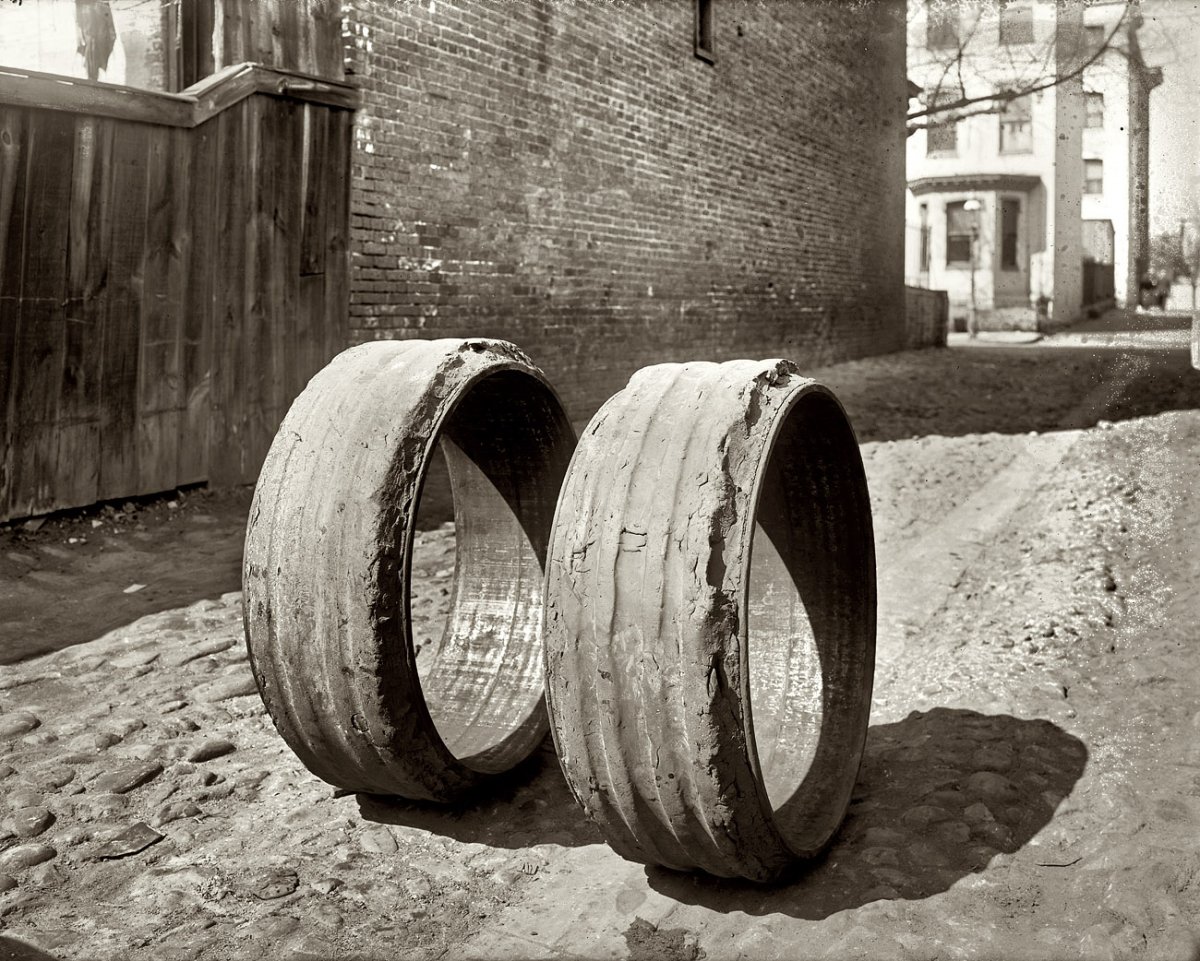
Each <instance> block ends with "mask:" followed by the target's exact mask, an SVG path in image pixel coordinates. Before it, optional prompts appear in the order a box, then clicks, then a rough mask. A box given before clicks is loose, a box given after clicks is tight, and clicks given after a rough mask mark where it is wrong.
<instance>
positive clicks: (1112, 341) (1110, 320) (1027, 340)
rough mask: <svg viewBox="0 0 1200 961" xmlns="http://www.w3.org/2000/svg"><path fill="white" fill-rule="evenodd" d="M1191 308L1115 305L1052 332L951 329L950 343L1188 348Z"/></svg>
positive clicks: (1005, 345)
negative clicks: (1144, 308) (974, 334)
mask: <svg viewBox="0 0 1200 961" xmlns="http://www.w3.org/2000/svg"><path fill="white" fill-rule="evenodd" d="M1191 329H1192V313H1191V311H1174V310H1168V311H1161V310H1147V311H1133V310H1126V309H1124V308H1117V307H1114V308H1113V309H1111V310H1107V311H1105V312H1104V313H1103V314H1102V315H1101V316H1100V317H1096V318H1087V319H1084V320H1081V321H1079V322H1078V323H1075V324H1072V325H1071V326H1070V327H1067V328H1065V329H1063V330H1060V331H1055V332H1053V333H1039V332H1037V331H1029V330H990V331H981V332H980V333H979V335H978V336H977V337H975V338H971V337H970V336H969V335H968V334H964V333H951V334H949V335H948V336H947V338H946V343H947V346H950V347H1020V346H1027V345H1030V344H1038V345H1040V346H1043V347H1086V348H1100V349H1125V350H1129V349H1133V350H1188V349H1189V348H1190V346H1191Z"/></svg>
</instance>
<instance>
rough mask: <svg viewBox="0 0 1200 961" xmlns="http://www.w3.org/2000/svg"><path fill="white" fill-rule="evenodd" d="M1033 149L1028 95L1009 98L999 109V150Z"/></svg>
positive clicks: (1031, 113) (1031, 118)
mask: <svg viewBox="0 0 1200 961" xmlns="http://www.w3.org/2000/svg"><path fill="white" fill-rule="evenodd" d="M1032 151H1033V110H1032V107H1031V105H1030V102H1029V98H1028V97H1018V98H1017V99H1016V100H1010V101H1009V102H1008V103H1006V104H1005V105H1004V107H1003V109H1001V111H1000V152H1001V153H1030V152H1032Z"/></svg>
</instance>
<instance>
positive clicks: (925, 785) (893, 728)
mask: <svg viewBox="0 0 1200 961" xmlns="http://www.w3.org/2000/svg"><path fill="white" fill-rule="evenodd" d="M1087 757H1088V752H1087V748H1086V747H1084V745H1083V742H1082V741H1080V740H1079V739H1078V738H1076V737H1074V736H1073V735H1071V734H1068V733H1067V732H1066V731H1064V730H1062V728H1060V727H1058V726H1057V725H1055V724H1053V723H1051V722H1050V721H1046V720H1041V719H1037V720H1022V719H1019V718H1015V717H1011V716H1009V715H1004V714H1000V715H985V714H979V713H977V712H975V711H967V710H958V709H950V708H935V709H934V710H931V711H927V712H914V713H913V714H910V715H909V716H908V717H907V718H905V719H904V720H903V721H899V722H896V723H894V724H880V725H874V726H872V727H871V729H870V731H869V733H868V735H867V746H866V752H865V754H864V757H863V764H862V768H861V770H860V772H859V777H858V783H857V785H856V787H855V792H854V797H853V800H852V801H851V805H850V811H849V813H848V814H847V816H846V820H845V822H844V823H843V825H842V828H841V830H840V832H839V833H838V835H837V837H836V838H835V839H834V842H833V844H832V845H831V847H830V848H829V849H828V850H827V851H826V853H825V855H824V857H822V858H821V859H819V860H817V861H815V862H812V863H810V864H809V865H807V866H806V867H805V868H803V869H802V873H801V874H800V875H799V876H798V877H797V878H796V880H795V881H793V882H792V883H789V884H785V885H784V886H778V887H773V888H763V887H761V886H759V885H754V884H751V883H749V882H741V881H729V880H722V879H714V878H709V877H705V876H701V875H687V874H680V873H678V872H674V871H668V870H666V869H662V868H647V869H646V877H647V881H648V883H649V884H650V886H651V887H652V888H654V889H655V890H656V891H658V892H660V893H661V894H664V895H666V896H667V897H671V898H674V899H675V900H677V901H681V902H683V903H686V904H696V905H701V906H703V907H706V908H709V909H711V910H714V911H721V912H729V911H742V912H745V913H746V914H751V915H767V914H783V915H788V916H790V917H795V918H804V919H807V920H820V919H822V918H826V917H828V916H829V915H831V914H834V913H836V912H838V911H844V910H846V909H848V908H855V907H858V906H860V905H862V904H866V903H868V902H870V901H876V900H880V899H888V900H909V901H912V900H919V899H922V898H927V897H930V896H931V895H934V894H938V893H940V892H942V891H945V890H947V889H948V888H949V887H950V886H951V885H952V884H954V883H955V882H956V881H958V880H960V879H962V878H964V877H967V876H969V875H971V874H974V873H977V872H980V871H982V870H983V869H984V868H985V867H986V866H987V864H988V862H989V861H990V860H991V859H992V858H993V857H995V856H996V855H997V854H1001V853H1003V854H1011V853H1013V852H1014V851H1017V850H1019V849H1020V848H1021V847H1022V846H1023V845H1025V844H1026V843H1027V842H1028V841H1029V839H1030V838H1032V837H1033V836H1034V835H1035V834H1037V832H1038V831H1040V830H1041V829H1042V828H1044V827H1045V826H1046V825H1047V824H1049V823H1050V821H1051V819H1052V818H1053V816H1054V812H1055V810H1056V809H1057V808H1058V806H1059V804H1060V803H1061V802H1062V800H1063V799H1064V798H1065V797H1066V796H1067V795H1069V794H1070V793H1071V790H1072V789H1073V788H1074V786H1075V783H1076V782H1077V781H1078V780H1079V778H1080V776H1081V775H1082V774H1083V771H1084V768H1085V766H1086V764H1087Z"/></svg>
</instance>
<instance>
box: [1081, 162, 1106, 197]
mask: <svg viewBox="0 0 1200 961" xmlns="http://www.w3.org/2000/svg"><path fill="white" fill-rule="evenodd" d="M1083 192H1084V193H1085V194H1102V193H1104V161H1103V160H1085V161H1084V162H1083Z"/></svg>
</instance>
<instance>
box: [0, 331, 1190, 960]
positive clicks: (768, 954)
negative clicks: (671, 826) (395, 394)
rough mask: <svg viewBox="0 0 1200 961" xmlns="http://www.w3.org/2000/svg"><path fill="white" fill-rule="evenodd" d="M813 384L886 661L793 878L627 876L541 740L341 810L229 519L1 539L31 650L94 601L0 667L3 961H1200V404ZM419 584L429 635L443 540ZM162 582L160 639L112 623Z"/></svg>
mask: <svg viewBox="0 0 1200 961" xmlns="http://www.w3.org/2000/svg"><path fill="white" fill-rule="evenodd" d="M814 373H816V374H817V375H818V376H820V377H821V378H822V379H823V380H825V381H826V382H827V383H829V384H830V385H831V386H833V387H834V389H835V390H836V391H837V392H838V394H839V396H840V397H841V398H842V399H843V401H844V402H845V404H846V406H847V408H848V410H849V413H850V415H851V418H852V420H853V422H854V424H855V426H856V428H857V429H858V431H859V436H860V440H862V441H863V454H864V460H865V463H866V467H867V473H868V480H869V483H870V486H871V491H872V503H873V511H874V519H875V525H876V537H877V544H878V554H879V577H880V639H879V643H880V651H879V664H878V669H877V674H876V683H875V699H874V704H873V711H872V724H871V730H870V734H869V738H868V744H867V752H866V758H865V761H864V765H863V768H862V771H861V774H860V777H859V782H858V786H857V788H856V792H855V797H854V801H853V803H852V806H851V811H850V815H849V817H848V819H847V821H846V823H845V825H844V827H843V829H842V831H841V833H840V834H839V837H838V839H837V840H836V842H835V843H834V845H833V847H832V848H831V850H830V851H829V852H828V854H827V856H826V857H825V858H824V859H823V860H822V861H821V862H820V863H818V864H815V865H813V866H812V867H811V869H810V870H809V871H807V872H806V873H805V874H804V875H803V876H802V877H801V878H800V880H799V881H797V882H795V883H793V884H789V885H787V886H784V887H777V888H769V889H763V888H758V887H754V886H750V885H744V884H735V883H731V882H716V881H713V880H711V879H701V878H694V877H690V876H684V875H677V874H672V873H670V872H666V871H661V870H656V869H646V868H644V867H643V866H641V865H635V864H632V863H629V862H626V861H623V860H622V859H620V858H619V857H617V856H616V855H615V854H613V853H612V852H611V851H609V849H608V848H607V847H606V846H605V845H603V844H602V843H601V842H600V841H599V837H598V835H597V834H596V833H595V831H594V830H593V829H592V828H590V827H589V826H588V825H587V824H586V823H584V822H583V821H582V820H581V817H580V815H579V813H578V811H577V809H576V807H575V805H574V802H573V801H572V800H571V798H570V796H569V794H568V792H567V789H566V786H565V784H564V782H563V780H562V777H561V774H560V773H559V771H558V768H557V764H556V762H555V760H554V756H553V753H552V752H551V751H550V748H549V746H548V745H547V746H545V747H544V748H543V749H542V750H541V751H540V752H539V753H538V754H537V755H536V756H535V757H534V758H533V759H532V760H531V761H530V762H529V763H528V764H527V765H525V767H524V768H522V769H521V770H518V771H517V772H514V775H513V777H512V778H511V783H509V784H508V785H507V787H505V788H504V789H503V790H502V791H501V792H500V793H499V794H498V795H495V796H492V797H488V798H484V799H481V800H480V801H479V802H478V804H476V805H475V806H473V807H469V808H465V809H460V810H453V811H444V810H439V809H435V808H431V807H428V806H422V805H416V804H409V803H404V802H395V801H387V800H380V799H373V798H368V797H362V796H353V795H348V796H342V795H339V794H338V793H337V792H335V791H333V790H332V789H331V788H330V787H329V786H328V785H326V784H325V783H323V782H321V781H319V780H317V779H316V778H315V777H313V776H312V775H310V774H309V773H308V772H307V771H305V770H304V768H303V767H301V765H300V764H299V762H298V761H297V760H296V759H295V758H294V756H292V755H291V754H290V752H289V751H288V750H287V749H286V747H285V746H284V744H283V742H282V741H281V740H280V738H279V737H278V735H277V734H276V733H275V731H274V728H273V727H272V725H271V723H270V721H269V719H268V718H267V717H266V716H265V714H264V713H263V710H262V706H261V703H260V702H259V700H258V697H257V695H256V693H255V691H254V685H253V680H252V679H251V676H250V673H249V668H248V665H247V662H246V654H245V647H244V642H243V639H242V628H241V611H240V595H239V594H238V593H236V591H234V590H232V589H227V590H226V591H225V593H220V591H219V590H216V591H214V587H217V588H219V587H222V586H224V587H226V588H232V587H233V586H234V585H229V584H227V583H223V582H222V580H221V578H222V577H224V578H227V577H228V576H229V575H228V566H229V565H228V555H229V554H230V552H232V553H233V555H234V556H235V557H236V552H237V545H238V540H237V536H238V525H237V524H236V523H234V522H232V521H228V522H227V518H226V519H225V520H222V519H221V518H224V517H225V516H226V515H228V516H229V517H234V518H236V516H237V512H238V510H244V506H242V507H240V508H239V507H238V505H239V504H243V505H244V495H239V496H242V497H243V499H242V501H238V500H237V498H236V497H233V496H230V497H226V498H225V499H224V500H221V496H223V495H218V496H217V498H216V500H215V501H214V503H215V504H217V505H218V507H219V506H220V505H221V504H223V505H225V507H224V508H221V509H219V510H218V509H215V508H212V507H211V505H210V509H209V513H214V512H215V514H216V515H218V520H219V522H218V523H211V524H210V523H207V522H201V523H199V524H196V523H194V522H192V521H189V520H188V519H187V518H186V517H184V518H182V519H173V518H172V516H170V515H173V514H174V513H176V511H175V510H171V511H166V510H165V509H164V511H163V513H162V518H161V519H158V520H156V519H155V518H156V517H157V515H156V514H155V511H157V510H158V508H157V507H153V505H141V506H138V507H137V508H136V510H135V513H138V516H141V513H140V512H144V513H145V517H144V520H143V522H142V523H143V530H142V531H141V532H140V533H144V534H146V535H147V536H146V537H144V538H141V539H139V540H138V541H137V542H136V543H137V545H138V547H137V552H138V553H139V556H140V557H141V559H140V560H136V559H131V557H130V556H129V555H125V556H124V559H123V560H119V562H116V561H114V562H112V563H110V564H109V566H108V567H103V566H101V567H99V568H97V566H96V563H95V558H96V556H97V555H98V552H95V551H93V552H91V553H88V552H84V551H79V550H78V548H79V547H80V546H81V545H79V544H78V543H76V544H70V543H69V539H70V538H71V537H76V538H77V539H78V537H80V536H81V532H82V536H86V532H87V531H88V530H93V529H94V528H92V527H91V521H92V520H93V519H95V516H94V515H92V514H82V515H78V516H68V517H65V518H56V519H54V520H53V521H52V522H48V523H47V524H46V525H45V526H43V527H42V529H41V530H39V531H36V532H33V531H26V530H25V529H24V528H22V527H20V526H17V527H10V528H8V529H6V530H4V531H0V555H3V556H4V558H5V560H4V563H6V564H8V565H9V567H8V568H5V570H4V571H3V572H2V573H4V574H5V585H6V586H5V588H4V591H3V597H2V598H0V601H2V602H3V603H4V604H6V605H8V607H7V608H6V609H5V614H6V616H5V618H4V620H6V621H7V622H8V623H7V624H6V626H5V630H6V631H8V632H9V635H7V636H17V637H22V636H28V635H33V634H36V633H37V624H38V623H50V622H52V623H54V624H59V625H60V626H61V624H62V623H65V621H64V620H63V618H61V617H60V618H59V619H58V620H54V618H50V619H49V621H46V620H42V621H37V620H36V618H38V617H43V618H44V617H45V615H43V614H41V613H40V612H41V611H42V610H43V609H44V608H52V607H53V606H54V605H56V604H60V603H61V602H60V601H59V600H58V599H59V598H60V597H62V595H63V594H64V592H65V593H67V594H69V593H70V592H71V591H72V590H74V585H75V584H80V585H83V584H86V585H87V587H86V591H87V592H88V597H89V598H90V600H89V602H88V604H87V605H86V606H85V607H84V609H82V610H80V609H78V608H76V613H75V615H74V616H73V618H72V619H70V630H66V629H65V628H62V629H61V631H60V633H61V635H62V636H61V637H60V636H59V635H55V637H56V638H57V640H56V643H55V645H54V646H57V647H60V648H61V649H59V650H54V651H53V652H51V653H47V654H42V655H39V656H37V657H33V658H31V659H25V660H22V661H20V662H19V663H15V664H10V665H8V666H6V667H4V668H3V669H2V670H0V925H3V927H4V932H3V935H0V958H4V957H6V956H8V955H6V954H5V951H6V950H7V951H9V952H10V954H11V955H12V956H14V957H16V956H24V955H20V954H15V953H13V952H16V951H18V948H17V947H16V946H17V945H19V944H21V943H28V944H31V945H36V946H37V948H38V949H40V950H41V951H42V952H45V953H47V954H49V955H50V956H52V957H55V958H78V959H108V958H113V959H116V958H130V959H139V958H144V959H152V958H153V959H165V961H169V959H192V958H199V959H242V958H246V959H249V958H260V957H272V958H285V959H329V958H339V959H352V958H360V959H376V958H379V959H382V958H431V959H432V958H566V957H580V958H634V959H649V958H666V959H689V958H701V957H705V958H709V959H717V958H796V957H814V958H816V957H828V958H844V957H881V958H885V957H886V958H894V957H914V958H930V959H934V958H937V959H942V958H946V959H950V958H959V957H983V958H988V957H997V958H1000V957H1003V958H1010V959H1012V958H1068V957H1080V958H1124V957H1146V958H1156V959H1157V958H1162V959H1167V958H1179V959H1193V958H1200V926H1198V924H1197V922H1196V921H1195V920H1194V919H1195V918H1197V917H1200V851H1198V850H1197V849H1196V847H1195V844H1194V838H1195V837H1196V832H1197V826H1198V823H1200V713H1198V712H1200V705H1198V704H1197V702H1196V699H1195V696H1194V692H1195V690H1196V689H1197V688H1198V687H1200V659H1198V658H1197V657H1196V656H1195V643H1196V640H1197V638H1196V627H1195V625H1196V623H1197V616H1196V614H1197V603H1198V602H1197V601H1196V597H1197V596H1198V592H1197V587H1198V586H1200V583H1198V582H1200V547H1198V545H1197V542H1196V541H1197V539H1196V537H1195V535H1194V525H1195V523H1196V520H1195V519H1196V517H1197V516H1200V513H1198V509H1200V504H1198V503H1197V501H1198V497H1197V493H1196V490H1195V484H1194V480H1193V478H1194V477H1195V476H1196V475H1195V464H1196V457H1197V453H1198V452H1200V374H1197V373H1193V372H1191V371H1190V369H1189V368H1188V367H1187V355H1186V353H1181V352H1178V351H1172V352H1164V351H1157V352H1155V351H1145V352H1132V351H1113V350H1108V351H1103V350H1098V351H1085V350H1073V349H1072V350H1068V349H1064V348H1061V347H1060V348H1042V347H1028V348H1021V349H1007V350H999V349H995V348H988V349H983V348H980V349H969V348H964V349H958V348H956V349H952V350H942V351H926V352H922V353H910V354H901V355H894V356H891V357H885V358H877V359H873V360H865V361H858V362H854V363H851V364H844V365H839V366H837V367H833V368H828V369H826V370H822V371H817V372H814ZM189 496H191V497H193V498H195V497H200V495H189ZM152 508H153V509H152ZM222 510H223V511H224V514H222ZM196 512H200V513H204V511H201V510H200V509H199V508H197V509H196ZM185 513H186V512H185ZM189 525H190V526H189ZM194 530H207V531H210V533H208V534H206V535H204V536H197V537H195V538H193V541H195V542H196V543H197V544H199V543H201V542H203V546H202V549H201V550H198V551H192V552H191V554H190V556H189V552H188V550H186V549H183V548H181V547H180V544H181V541H180V532H181V531H194ZM96 540H97V541H98V540H99V538H98V536H97V537H96ZM50 548H53V551H50V550H48V549H50ZM160 548H161V549H160ZM112 550H113V551H115V553H116V554H118V555H120V551H119V550H117V549H116V548H113V549H112ZM73 551H74V553H73ZM54 552H58V554H59V555H66V556H65V557H62V556H57V555H56V554H55V553H54ZM14 554H15V555H18V557H17V558H16V559H13V555H14ZM141 555H144V556H141ZM416 556H417V564H418V567H419V570H420V572H421V575H422V576H421V577H420V578H419V580H418V582H417V583H416V584H415V585H414V597H413V610H414V617H416V618H417V620H418V623H419V629H420V630H422V631H425V632H426V633H427V634H428V636H430V637H432V636H433V633H434V631H435V630H436V626H437V624H438V622H439V618H440V617H441V616H442V615H444V612H445V604H446V596H447V593H446V592H447V588H448V585H449V581H450V578H451V576H452V571H453V566H454V565H453V530H452V528H451V527H449V526H442V527H438V528H434V529H431V530H428V531H426V532H424V533H423V534H422V535H421V541H420V543H419V545H418V548H417V552H416ZM139 564H140V567H139ZM222 565H224V566H222ZM48 568H50V569H52V570H53V572H54V573H55V574H56V575H58V576H56V577H54V578H48V579H47V578H42V579H40V580H39V578H36V577H32V574H33V573H35V572H37V571H39V570H43V571H44V570H46V569H48ZM200 568H204V569H203V570H201V569H200ZM218 568H220V569H221V570H223V571H225V573H214V571H216V570H217V569H218ZM134 574H136V575H137V582H138V583H145V584H147V585H154V584H156V583H158V584H160V594H159V600H158V601H157V602H156V604H155V605H153V606H157V605H166V606H165V609H157V610H154V612H152V613H148V614H145V616H140V617H137V618H136V619H134V618H133V617H130V618H129V619H127V620H124V621H121V622H120V623H119V626H116V627H113V625H112V618H113V617H114V613H113V612H114V611H118V612H119V611H121V610H125V609H126V608H123V607H122V606H121V605H128V604H129V603H130V601H129V596H130V595H127V594H125V593H124V588H125V587H126V586H127V583H126V582H128V581H129V580H130V578H131V577H132V576H133V575H134ZM188 574H192V575H193V576H192V577H191V578H190V579H189V577H188V576H185V575H188ZM189 584H193V585H196V586H194V587H191V588H189V587H188V585H189ZM189 590H190V591H191V593H189ZM135 593H137V592H135ZM136 613H141V612H135V614H136ZM110 628H112V629H110ZM64 644H67V645H68V646H63V645H64ZM40 649H42V650H45V649H46V648H45V647H42V648H40ZM6 939H9V940H6ZM21 950H24V949H21ZM29 956H31V957H32V956H35V955H29Z"/></svg>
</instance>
